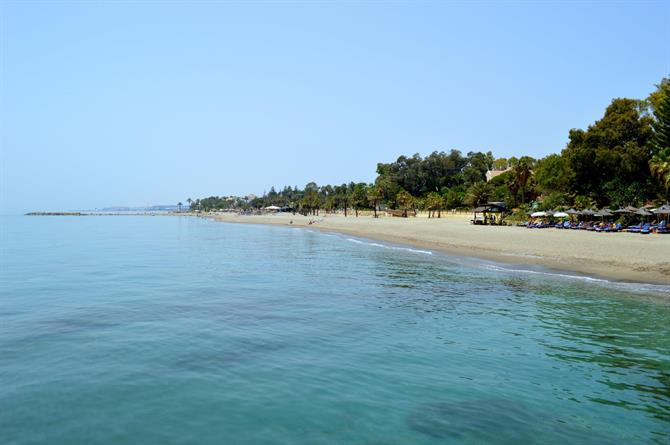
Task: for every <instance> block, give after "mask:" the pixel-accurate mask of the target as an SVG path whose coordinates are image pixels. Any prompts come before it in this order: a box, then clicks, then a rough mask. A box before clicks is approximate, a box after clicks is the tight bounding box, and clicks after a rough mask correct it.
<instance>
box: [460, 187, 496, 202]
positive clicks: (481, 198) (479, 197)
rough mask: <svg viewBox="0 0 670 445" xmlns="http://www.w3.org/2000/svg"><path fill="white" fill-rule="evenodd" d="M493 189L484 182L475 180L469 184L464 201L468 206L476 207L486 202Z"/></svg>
mask: <svg viewBox="0 0 670 445" xmlns="http://www.w3.org/2000/svg"><path fill="white" fill-rule="evenodd" d="M492 192H493V190H492V188H491V186H490V185H489V184H487V183H486V182H476V183H474V184H472V185H471V186H470V188H469V189H468V192H467V195H466V197H465V203H466V204H467V205H469V206H470V207H477V206H480V205H483V204H486V203H487V202H488V201H489V200H490V198H491V194H492Z"/></svg>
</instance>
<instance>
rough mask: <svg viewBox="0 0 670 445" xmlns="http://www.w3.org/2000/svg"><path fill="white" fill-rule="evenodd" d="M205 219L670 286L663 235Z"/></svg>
mask: <svg viewBox="0 0 670 445" xmlns="http://www.w3.org/2000/svg"><path fill="white" fill-rule="evenodd" d="M207 217H211V218H212V219H215V220H217V221H222V222H228V223H243V224H277V225H285V226H291V227H309V228H311V229H318V230H323V231H332V232H338V233H343V234H348V235H352V236H357V237H364V238H369V239H374V240H379V241H385V242H391V243H399V244H408V245H412V246H416V247H420V248H424V249H430V250H434V251H438V252H443V253H447V254H452V255H459V256H468V257H475V258H481V259H485V260H491V261H496V262H502V263H511V264H521V265H526V266H543V267H546V268H550V269H553V270H556V271H561V272H568V273H573V274H575V273H576V274H580V275H588V276H593V277H598V278H606V279H611V280H616V281H630V282H641V283H654V284H670V236H667V235H654V234H652V235H640V234H634V233H596V232H587V231H584V230H557V229H526V228H523V227H511V226H502V227H500V226H474V225H472V224H470V223H469V220H470V218H471V215H464V214H461V215H451V214H447V215H443V216H442V218H426V217H417V218H393V217H387V216H380V217H379V218H373V217H372V216H368V215H366V216H360V217H355V216H353V215H350V216H348V217H344V216H343V215H341V214H321V215H319V216H302V215H293V214H290V213H276V214H267V215H238V214H233V213H229V214H218V215H207ZM310 222H312V223H311V224H310Z"/></svg>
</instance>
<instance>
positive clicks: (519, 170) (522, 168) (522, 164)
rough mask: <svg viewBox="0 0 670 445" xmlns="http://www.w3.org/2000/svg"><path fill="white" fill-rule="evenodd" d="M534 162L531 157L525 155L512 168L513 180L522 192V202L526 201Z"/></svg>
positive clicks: (515, 186)
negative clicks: (527, 187)
mask: <svg viewBox="0 0 670 445" xmlns="http://www.w3.org/2000/svg"><path fill="white" fill-rule="evenodd" d="M532 162H533V161H532V159H531V158H529V157H528V156H523V157H522V158H521V159H519V162H517V163H516V165H515V166H514V167H513V168H512V178H513V179H512V181H513V183H514V188H516V189H517V190H518V191H520V192H521V204H524V203H525V202H526V186H527V185H528V181H529V180H530V177H531V176H532V174H533V170H532V167H533V164H532Z"/></svg>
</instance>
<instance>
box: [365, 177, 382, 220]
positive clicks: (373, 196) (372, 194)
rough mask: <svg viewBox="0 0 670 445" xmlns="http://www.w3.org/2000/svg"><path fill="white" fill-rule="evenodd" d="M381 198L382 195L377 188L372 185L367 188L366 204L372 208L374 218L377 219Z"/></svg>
mask: <svg viewBox="0 0 670 445" xmlns="http://www.w3.org/2000/svg"><path fill="white" fill-rule="evenodd" d="M383 196H384V194H383V193H382V189H381V188H380V187H379V186H376V185H373V186H370V187H369V188H368V202H369V203H370V205H371V206H372V209H373V211H374V213H375V218H377V207H379V202H380V201H381V200H382V198H383Z"/></svg>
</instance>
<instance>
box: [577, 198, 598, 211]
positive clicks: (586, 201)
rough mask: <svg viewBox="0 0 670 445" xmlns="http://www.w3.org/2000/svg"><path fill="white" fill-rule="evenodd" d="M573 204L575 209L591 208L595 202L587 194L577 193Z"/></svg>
mask: <svg viewBox="0 0 670 445" xmlns="http://www.w3.org/2000/svg"><path fill="white" fill-rule="evenodd" d="M574 205H575V208H576V209H577V210H584V209H592V208H594V207H596V202H595V201H594V200H593V198H591V197H589V196H584V195H579V196H576V197H575V201H574Z"/></svg>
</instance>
